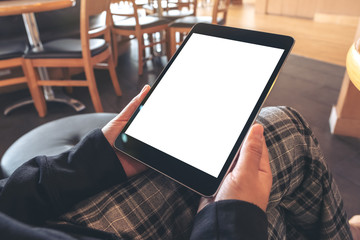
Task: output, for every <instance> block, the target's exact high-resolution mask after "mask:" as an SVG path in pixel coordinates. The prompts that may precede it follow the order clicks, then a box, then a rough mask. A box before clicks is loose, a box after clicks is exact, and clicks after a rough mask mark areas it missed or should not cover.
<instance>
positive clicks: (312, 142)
mask: <svg viewBox="0 0 360 240" xmlns="http://www.w3.org/2000/svg"><path fill="white" fill-rule="evenodd" d="M257 121H258V122H259V123H261V124H262V125H264V129H265V131H264V134H265V138H266V144H267V146H268V149H269V155H270V165H271V169H272V173H273V187H272V191H271V195H270V201H269V206H268V210H267V215H268V219H269V238H272V239H282V238H286V235H287V236H288V238H289V239H293V238H296V239H298V238H302V237H308V236H310V235H311V234H319V236H327V235H328V236H330V235H332V236H335V238H338V239H341V238H340V237H343V238H342V239H346V234H347V233H348V232H347V231H348V228H347V225H346V224H344V222H343V221H345V222H346V214H345V212H344V210H343V208H342V201H341V197H340V195H339V193H338V190H337V188H336V185H335V184H334V183H333V181H332V178H331V174H330V173H329V171H328V170H327V167H326V164H325V163H324V159H323V156H322V154H321V151H320V149H319V146H318V142H317V140H316V138H315V137H314V136H313V134H312V132H311V129H310V128H309V127H308V125H307V123H306V122H305V121H304V120H303V118H302V117H301V116H300V114H298V113H297V112H296V111H294V110H293V109H290V108H287V107H267V108H263V109H262V111H261V112H260V114H259V116H258V119H257ZM324 179H325V181H324ZM325 193H327V195H326V194H325ZM324 195H326V196H325V198H326V201H325V200H324V199H325V198H324V197H323V196H324ZM198 200H199V196H197V195H196V194H194V193H193V192H191V191H190V190H188V189H186V188H184V187H183V186H180V185H179V184H177V183H175V182H173V181H171V180H168V179H167V178H166V177H164V176H162V175H160V174H158V173H156V172H154V171H151V170H149V171H147V172H146V173H145V174H142V175H140V176H136V177H134V178H132V179H130V180H129V181H127V182H126V183H123V184H120V185H117V186H114V187H112V188H110V189H107V190H105V191H103V192H101V193H99V194H97V195H96V196H94V197H92V198H89V199H86V200H85V201H83V202H81V203H79V204H78V205H77V206H75V208H74V209H73V210H71V211H69V212H68V213H67V214H64V215H63V216H61V220H65V221H66V222H70V223H73V224H80V225H85V226H88V227H91V228H95V229H99V230H104V231H108V232H113V233H115V234H117V235H118V236H120V237H122V238H125V239H186V238H187V237H188V236H189V234H190V231H191V228H192V221H193V218H194V216H195V214H196V210H197V204H198ZM324 206H325V208H324ZM320 214H324V216H322V217H321V218H320ZM344 218H345V219H344ZM314 223H316V224H317V225H316V226H317V229H318V230H319V231H317V232H316V233H314V231H315V230H314V226H315V225H314ZM338 232H340V235H339V234H338ZM319 239H320V238H319Z"/></svg>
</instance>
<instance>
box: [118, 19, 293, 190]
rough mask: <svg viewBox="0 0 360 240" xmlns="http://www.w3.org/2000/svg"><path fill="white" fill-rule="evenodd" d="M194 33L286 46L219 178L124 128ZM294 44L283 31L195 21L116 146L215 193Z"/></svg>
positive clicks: (188, 184) (192, 185)
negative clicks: (274, 32)
mask: <svg viewBox="0 0 360 240" xmlns="http://www.w3.org/2000/svg"><path fill="white" fill-rule="evenodd" d="M193 33H199V34H204V35H209V36H214V37H220V38H225V39H230V40H235V41H241V42H246V43H252V44H258V45H262V46H269V47H275V48H280V49H283V50H284V52H283V54H282V56H281V58H280V60H279V61H278V63H277V65H276V67H275V69H274V71H273V73H272V75H271V77H270V79H269V80H268V82H267V84H266V86H265V88H264V90H263V92H262V94H261V96H260V98H259V99H258V101H257V103H256V105H255V107H254V109H253V110H252V113H251V114H250V116H249V118H248V120H247V122H246V124H245V126H244V128H243V130H242V131H241V134H240V135H239V137H238V139H237V141H236V142H235V143H234V147H233V148H232V151H231V153H230V155H229V157H228V158H227V160H226V162H225V164H224V165H223V168H222V170H221V172H220V174H219V176H218V177H217V178H215V177H213V176H211V175H209V174H207V173H205V172H203V171H201V170H199V169H196V168H194V167H192V166H190V165H189V164H186V163H184V162H183V161H181V160H179V159H176V158H174V157H172V156H170V155H168V154H166V153H164V152H162V151H159V150H157V149H155V148H153V147H151V146H149V145H147V144H145V143H143V142H141V141H139V140H137V139H134V138H133V137H131V136H129V135H126V134H125V131H126V130H127V129H128V127H129V125H130V124H131V122H132V121H133V119H134V118H135V117H136V115H137V114H138V112H139V111H140V109H141V107H142V106H143V105H144V104H145V102H146V101H147V99H148V98H149V97H150V96H151V94H152V92H153V91H154V89H155V88H156V86H157V85H158V84H159V83H160V82H161V79H162V78H163V76H164V75H165V73H166V72H167V70H168V69H169V67H170V66H171V64H172V63H173V62H174V60H175V59H176V57H177V56H178V54H179V53H180V52H181V50H182V49H183V47H184V46H185V45H186V43H187V41H188V40H189V39H190V38H191V36H192V34H193ZM293 44H294V39H293V38H292V37H289V36H284V35H278V34H271V33H265V32H258V31H252V30H245V29H238V28H231V27H224V26H218V25H212V24H203V23H200V24H197V25H195V26H194V27H193V28H192V30H191V31H190V33H189V34H188V36H187V37H186V39H185V40H184V42H183V43H182V45H181V46H180V47H179V49H178V50H177V51H176V53H175V54H174V56H173V57H172V58H171V59H170V61H169V63H168V64H167V65H166V67H165V68H164V70H163V71H162V72H161V73H160V75H159V77H158V78H157V80H156V82H155V83H154V85H153V87H152V88H151V89H150V92H149V93H148V95H147V96H146V97H145V99H144V100H143V101H142V103H141V104H140V106H139V107H138V108H137V110H136V111H135V113H134V114H133V116H132V117H131V118H130V120H129V121H128V123H127V124H126V125H125V127H124V129H123V130H122V132H121V133H120V135H119V136H118V138H117V139H116V141H115V144H114V146H115V148H116V149H117V150H119V151H121V152H123V153H125V154H127V155H129V156H131V157H133V158H134V159H136V160H138V161H140V162H142V163H144V164H145V165H147V166H149V167H150V168H152V169H155V170H156V171H159V172H160V173H162V174H164V175H166V176H168V177H170V178H171V179H173V180H175V181H177V182H179V183H180V184H182V185H184V186H186V187H188V188H190V189H192V190H193V191H195V192H197V193H199V194H201V195H203V196H213V195H214V194H215V193H216V192H217V189H218V188H219V186H220V184H221V182H222V180H223V178H224V176H225V175H226V173H227V171H228V169H229V168H230V166H231V163H232V162H233V160H234V159H235V158H236V155H237V153H238V150H239V148H240V146H241V143H242V141H243V140H244V138H245V136H246V134H247V132H248V130H249V129H250V127H251V125H252V124H253V122H254V120H255V118H256V116H257V114H258V112H259V110H260V109H261V106H262V104H263V103H264V102H265V100H266V97H267V96H268V94H269V92H270V91H271V88H272V86H273V84H274V83H275V81H276V77H277V75H278V73H279V71H280V69H281V66H282V65H283V63H284V61H285V59H286V57H287V56H288V54H289V52H290V51H291V48H292V46H293Z"/></svg>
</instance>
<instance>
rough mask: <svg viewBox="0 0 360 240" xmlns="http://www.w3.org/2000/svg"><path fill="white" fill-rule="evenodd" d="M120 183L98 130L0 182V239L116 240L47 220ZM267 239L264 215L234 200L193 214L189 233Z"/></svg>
mask: <svg viewBox="0 0 360 240" xmlns="http://www.w3.org/2000/svg"><path fill="white" fill-rule="evenodd" d="M29 144H31V143H29ZM125 180H126V175H125V172H124V170H123V168H122V166H121V164H120V161H119V160H118V158H117V156H116V154H115V152H114V150H113V149H112V147H111V146H110V144H109V143H108V142H107V140H106V138H105V137H104V135H103V134H102V132H101V130H95V131H93V132H92V133H90V134H89V135H88V136H87V137H86V138H85V139H83V140H82V141H81V142H80V143H79V144H77V145H76V146H75V147H74V148H72V149H71V150H69V151H67V152H64V153H62V154H60V155H57V156H51V157H47V156H38V157H35V158H33V159H31V160H30V161H28V162H26V163H25V164H24V165H22V166H21V167H19V168H18V169H17V170H16V171H15V172H14V173H13V174H12V175H11V176H10V177H9V178H7V179H2V180H0V238H1V239H7V240H11V239H16V240H19V239H37V240H41V239H46V240H49V239H64V240H65V239H89V240H90V239H118V238H117V237H116V236H115V235H114V234H112V233H107V232H102V231H97V230H93V229H90V228H86V227H81V226H73V225H59V224H51V223H49V221H48V220H50V219H54V218H56V217H57V216H59V215H61V214H63V213H65V212H66V211H68V210H69V209H70V208H71V207H72V206H73V205H75V204H76V203H78V202H80V201H82V200H84V199H86V198H87V197H90V196H93V195H95V194H96V193H98V192H100V191H102V190H105V189H107V188H109V187H111V186H113V185H115V184H118V183H120V182H122V181H125ZM266 238H267V220H266V215H265V213H264V212H263V211H262V210H261V209H260V208H258V207H257V206H255V205H252V204H250V203H246V202H242V201H237V200H228V201H221V202H217V203H213V204H210V205H208V206H207V207H205V208H204V209H203V210H202V211H201V212H200V213H199V214H198V215H197V216H196V218H195V223H194V228H193V231H192V235H191V239H266Z"/></svg>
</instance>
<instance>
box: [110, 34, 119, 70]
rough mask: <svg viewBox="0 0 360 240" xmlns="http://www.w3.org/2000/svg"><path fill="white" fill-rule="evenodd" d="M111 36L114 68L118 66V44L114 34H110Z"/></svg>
mask: <svg viewBox="0 0 360 240" xmlns="http://www.w3.org/2000/svg"><path fill="white" fill-rule="evenodd" d="M111 36H112V50H113V59H114V64H115V66H117V65H118V57H119V56H118V51H119V50H118V42H117V35H116V33H111Z"/></svg>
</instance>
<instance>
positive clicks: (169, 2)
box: [144, 0, 197, 21]
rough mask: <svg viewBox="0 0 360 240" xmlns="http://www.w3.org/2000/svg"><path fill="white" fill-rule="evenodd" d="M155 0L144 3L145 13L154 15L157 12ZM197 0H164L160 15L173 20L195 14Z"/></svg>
mask: <svg viewBox="0 0 360 240" xmlns="http://www.w3.org/2000/svg"><path fill="white" fill-rule="evenodd" d="M157 5H158V3H157V0H151V1H150V4H148V5H144V8H145V9H146V10H147V14H149V15H154V14H157V12H158V6H157ZM196 8H197V0H165V1H162V17H163V18H166V19H169V20H171V21H175V20H176V19H179V18H183V17H187V16H196Z"/></svg>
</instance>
